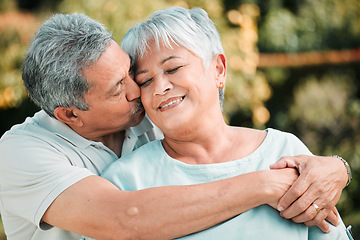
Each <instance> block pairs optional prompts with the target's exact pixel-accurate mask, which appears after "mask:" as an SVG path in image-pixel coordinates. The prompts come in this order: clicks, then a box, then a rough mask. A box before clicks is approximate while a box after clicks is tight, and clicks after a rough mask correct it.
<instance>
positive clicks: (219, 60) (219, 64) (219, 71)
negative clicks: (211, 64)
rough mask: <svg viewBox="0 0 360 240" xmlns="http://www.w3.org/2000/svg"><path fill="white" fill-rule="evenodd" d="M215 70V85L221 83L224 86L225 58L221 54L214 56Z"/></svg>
mask: <svg viewBox="0 0 360 240" xmlns="http://www.w3.org/2000/svg"><path fill="white" fill-rule="evenodd" d="M215 69H216V73H215V74H216V81H217V84H219V83H220V82H222V84H223V85H225V81H226V57H225V55H224V54H223V53H219V54H216V56H215Z"/></svg>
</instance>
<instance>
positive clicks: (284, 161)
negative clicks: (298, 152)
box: [270, 157, 297, 169]
mask: <svg viewBox="0 0 360 240" xmlns="http://www.w3.org/2000/svg"><path fill="white" fill-rule="evenodd" d="M296 166H297V165H296V162H295V161H294V157H292V158H290V157H281V158H280V159H279V160H278V161H277V162H276V163H274V164H271V165H270V169H282V168H287V167H291V168H296Z"/></svg>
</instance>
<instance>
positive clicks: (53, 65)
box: [0, 14, 349, 240]
mask: <svg viewBox="0 0 360 240" xmlns="http://www.w3.org/2000/svg"><path fill="white" fill-rule="evenodd" d="M130 68H131V66H130V59H129V56H128V55H127V54H126V53H125V52H124V51H123V50H122V49H121V48H120V47H119V46H118V45H117V44H116V43H115V42H114V41H113V40H112V36H111V34H110V33H109V32H107V31H106V30H105V28H104V27H103V26H102V25H101V24H99V23H98V22H96V21H94V20H92V19H90V18H88V17H86V16H84V15H79V14H72V15H61V14H58V15H55V16H53V17H52V18H51V19H49V20H48V21H46V22H45V23H44V24H43V25H42V26H41V28H40V30H39V31H38V32H37V34H36V35H35V36H34V39H33V41H32V43H31V46H30V48H29V51H28V54H27V56H26V58H25V60H24V67H23V79H24V84H25V86H26V88H27V90H28V93H29V95H30V97H31V99H32V100H33V101H34V102H35V103H36V104H38V105H39V106H40V107H41V108H42V110H41V111H40V112H38V113H36V114H35V116H34V117H32V118H28V119H27V120H25V122H24V123H22V124H20V125H17V126H14V127H13V128H12V129H11V130H10V131H8V132H7V133H5V134H4V136H3V137H2V138H1V140H0V153H1V158H0V199H1V201H0V209H1V215H2V218H3V223H4V227H5V231H6V234H7V236H8V239H9V240H16V239H19V240H20V239H21V240H23V239H36V240H42V239H46V240H49V239H51V240H65V239H79V238H80V235H81V234H82V235H86V236H89V237H92V238H96V239H170V238H176V237H179V236H183V235H186V234H189V233H193V232H197V231H200V230H203V229H206V228H208V227H211V226H213V225H215V224H217V223H219V222H222V221H224V220H226V219H228V218H231V217H233V216H235V215H237V214H240V213H242V212H244V211H246V210H248V209H251V208H253V207H256V206H258V205H261V204H267V203H269V202H270V201H272V202H273V201H274V200H276V201H278V200H279V199H280V198H281V196H282V195H283V193H284V191H286V190H287V189H288V188H289V186H290V185H291V184H292V183H293V179H295V178H296V177H294V176H293V173H292V172H290V171H288V172H287V173H286V174H284V171H287V169H283V170H270V171H268V172H267V174H266V175H261V174H258V173H254V174H255V175H251V176H247V175H240V176H237V177H235V178H232V179H226V180H222V181H218V182H213V183H207V184H200V185H192V186H176V187H160V188H153V189H146V190H140V191H134V192H127V191H121V190H119V189H117V187H115V186H114V185H113V184H111V183H110V182H108V181H107V180H105V179H103V178H101V177H99V176H98V175H100V174H101V173H102V171H103V170H104V169H105V168H106V167H107V166H108V165H109V164H110V163H112V162H113V161H115V160H116V159H118V157H121V156H122V155H124V154H126V153H129V152H131V151H133V150H134V149H136V148H138V147H140V146H141V145H143V144H146V143H147V142H149V141H152V140H155V139H159V138H162V133H161V132H160V131H159V130H158V129H157V128H156V127H154V126H153V125H152V123H151V122H150V121H149V120H148V119H147V118H146V117H144V116H145V113H144V110H143V108H142V105H141V103H140V102H139V91H140V90H139V88H138V86H137V85H136V84H135V82H134V81H133V79H132V76H131V69H130ZM325 163H326V164H325ZM279 165H293V166H294V167H298V166H301V167H299V168H298V170H299V172H300V176H299V178H297V180H296V181H295V183H294V184H293V185H292V187H291V188H290V190H289V191H288V192H287V193H286V194H285V196H284V197H283V198H282V200H281V201H280V202H279V206H278V208H279V209H280V210H282V209H286V210H285V211H284V212H283V215H284V216H286V217H288V218H294V219H295V220H294V221H299V222H305V223H306V224H307V225H314V224H317V225H318V226H319V227H320V228H321V229H322V230H323V231H327V230H328V225H327V223H326V222H325V220H324V219H325V218H327V219H328V220H329V221H331V222H332V223H333V224H336V223H337V218H336V214H334V211H335V210H334V206H335V204H336V202H337V201H338V199H339V197H340V194H341V190H342V189H343V187H344V186H345V185H346V183H347V181H348V179H349V178H348V176H347V169H346V167H345V166H344V163H343V162H342V161H340V160H339V159H338V158H335V157H329V158H326V157H310V156H307V157H306V156H298V157H289V158H285V159H282V160H281V162H280V163H279ZM280 173H281V176H286V177H283V178H277V176H278V175H280ZM248 177H251V179H252V181H253V182H254V185H245V186H243V185H242V183H243V182H245V181H244V178H248ZM304 179H306V181H304ZM246 182H247V181H246ZM272 182H273V183H274V184H271V183H272ZM264 183H266V184H264ZM275 183H277V184H275ZM319 183H322V185H320V184H319ZM324 184H325V186H326V187H327V188H328V189H329V191H328V192H327V194H323V189H319V187H318V186H324ZM254 186H267V188H266V189H262V188H254ZM284 189H285V190H284ZM249 192H251V194H249ZM295 199H299V200H297V201H295V202H294V200H295ZM315 199H317V202H319V203H321V204H322V205H321V206H319V207H320V208H319V209H320V211H319V212H317V211H314V207H313V206H312V203H313V201H314V200H315ZM293 202H294V203H293ZM290 204H291V206H290ZM289 206H290V207H289ZM314 212H315V213H316V214H314Z"/></svg>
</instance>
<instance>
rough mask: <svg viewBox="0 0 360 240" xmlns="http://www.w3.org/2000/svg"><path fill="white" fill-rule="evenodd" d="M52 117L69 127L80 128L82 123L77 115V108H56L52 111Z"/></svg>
mask: <svg viewBox="0 0 360 240" xmlns="http://www.w3.org/2000/svg"><path fill="white" fill-rule="evenodd" d="M54 115H55V117H56V118H57V120H59V121H61V122H63V123H66V124H67V125H69V126H77V127H81V126H82V125H83V124H82V121H81V119H80V117H79V115H78V109H77V108H67V107H61V106H60V107H57V108H55V110H54Z"/></svg>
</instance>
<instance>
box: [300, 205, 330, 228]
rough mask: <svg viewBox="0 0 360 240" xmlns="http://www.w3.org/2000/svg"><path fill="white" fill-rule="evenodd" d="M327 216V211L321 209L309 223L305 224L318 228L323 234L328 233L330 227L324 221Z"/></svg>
mask: <svg viewBox="0 0 360 240" xmlns="http://www.w3.org/2000/svg"><path fill="white" fill-rule="evenodd" d="M328 214H329V210H327V209H321V210H320V211H319V212H318V214H317V215H316V216H315V217H314V218H313V219H312V220H310V221H308V222H305V225H306V226H315V225H316V226H318V227H319V228H320V229H321V231H323V232H330V226H329V224H328V223H327V222H326V221H325V217H326V216H327V215H328Z"/></svg>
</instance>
